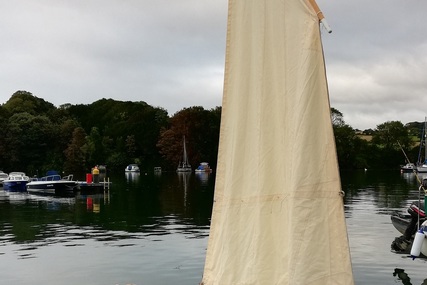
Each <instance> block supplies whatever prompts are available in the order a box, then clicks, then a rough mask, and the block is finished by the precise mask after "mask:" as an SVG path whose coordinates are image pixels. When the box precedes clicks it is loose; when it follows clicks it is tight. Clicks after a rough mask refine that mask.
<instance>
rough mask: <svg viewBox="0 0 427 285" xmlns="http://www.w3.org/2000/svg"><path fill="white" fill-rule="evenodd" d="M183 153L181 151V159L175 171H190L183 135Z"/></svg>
mask: <svg viewBox="0 0 427 285" xmlns="http://www.w3.org/2000/svg"><path fill="white" fill-rule="evenodd" d="M182 140H183V153H182V161H180V162H179V164H178V167H177V169H176V171H177V172H191V171H192V169H191V165H190V163H189V162H188V155H187V146H186V143H185V136H183V139H182Z"/></svg>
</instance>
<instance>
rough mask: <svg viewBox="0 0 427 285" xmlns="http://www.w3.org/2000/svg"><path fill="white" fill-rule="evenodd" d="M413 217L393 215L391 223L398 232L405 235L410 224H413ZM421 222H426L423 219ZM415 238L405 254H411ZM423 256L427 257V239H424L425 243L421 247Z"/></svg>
mask: <svg viewBox="0 0 427 285" xmlns="http://www.w3.org/2000/svg"><path fill="white" fill-rule="evenodd" d="M412 219H413V217H412V216H411V215H399V214H396V215H392V216H391V222H392V224H393V226H394V227H395V228H396V230H398V231H399V232H400V233H401V234H402V235H404V234H405V231H406V229H407V228H408V226H409V224H410V223H411V220H412ZM421 221H424V219H421ZM396 239H398V238H396ZM412 242H413V237H412V238H411V240H410V243H409V244H408V248H407V250H406V251H405V253H409V251H410V249H411V247H412ZM421 254H422V256H423V257H427V237H424V240H423V243H422V245H421Z"/></svg>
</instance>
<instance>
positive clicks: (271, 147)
mask: <svg viewBox="0 0 427 285" xmlns="http://www.w3.org/2000/svg"><path fill="white" fill-rule="evenodd" d="M314 4H315V3H314ZM315 7H317V5H313V4H312V1H310V0H229V6H228V24H227V43H226V60H225V75H224V76H225V77H224V91H223V101H222V117H221V127H220V139H219V149H218V164H217V174H216V181H215V194H214V204H213V210H212V218H211V226H210V233H209V241H208V247H207V252H206V260H205V266H204V271H203V276H202V280H201V283H200V284H201V285H235V284H245V285H264V284H268V285H270V284H276V285H299V284H304V285H314V284H316V285H317V284H318V285H325V284H350V285H351V284H354V280H353V274H352V266H351V259H350V250H349V244H348V236H347V228H346V222H345V216H344V202H343V198H342V193H343V192H342V190H341V182H340V176H339V169H338V162H337V155H336V147H335V141H334V135H333V128H332V122H331V114H330V105H329V96H328V88H327V81H326V71H325V63H324V58H323V48H322V44H321V34H320V25H319V20H320V17H321V16H322V18H323V15H322V13H321V12H320V10H317V9H315ZM318 17H319V18H318ZM307 162H309V163H307Z"/></svg>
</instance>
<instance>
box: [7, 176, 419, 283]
mask: <svg viewBox="0 0 427 285" xmlns="http://www.w3.org/2000/svg"><path fill="white" fill-rule="evenodd" d="M341 177H342V184H343V189H344V190H345V192H346V196H345V198H344V199H345V213H346V219H347V228H348V233H349V242H350V249H351V257H352V264H353V273H354V278H355V283H356V284H405V285H408V284H412V285H419V284H427V281H426V282H425V283H423V282H424V279H426V278H427V273H426V270H425V268H426V266H427V264H426V262H427V261H426V260H424V259H416V260H412V259H411V258H409V257H408V256H407V255H404V254H396V253H393V252H391V251H390V244H391V242H392V241H393V239H394V237H396V236H398V235H399V234H398V232H397V231H396V230H395V229H394V227H393V226H392V224H391V221H390V214H391V213H393V212H395V211H402V210H403V209H404V208H405V207H406V206H407V205H408V204H409V203H410V202H411V201H412V200H415V199H418V198H417V197H418V188H417V181H416V179H415V177H414V175H413V174H404V175H401V174H400V173H398V172H397V173H396V172H373V171H367V172H363V171H361V172H351V173H350V172H349V173H345V172H344V173H342V175H341ZM110 178H111V180H112V181H113V185H112V187H111V189H110V191H109V192H108V193H100V194H97V195H90V196H78V197H76V198H48V197H39V196H34V195H28V194H13V193H5V192H4V191H2V190H0V265H1V266H0V272H1V276H2V278H1V279H2V283H4V284H14V285H21V284H22V285H24V284H25V285H27V284H34V285H38V284H43V285H50V284H64V285H68V284H70V285H71V284H73V285H75V284H91V285H97V284H100V285H101V284H102V285H110V284H111V285H115V284H120V285H125V284H136V285H163V284H174V285H191V284H194V285H197V284H198V283H199V282H200V280H201V276H202V272H203V263H204V259H205V254H206V246H207V238H208V234H209V219H210V213H211V210H212V199H213V192H214V179H215V177H214V175H212V174H211V175H207V174H201V175H199V174H197V175H196V174H194V173H193V174H191V175H178V174H176V173H163V174H161V175H154V174H151V173H148V174H147V175H145V174H141V175H131V176H127V177H126V176H125V175H123V176H118V177H110ZM396 269H397V271H396ZM408 277H409V278H410V280H408V279H407V278H408ZM402 278H404V279H405V278H406V279H405V281H402V280H401V279H402Z"/></svg>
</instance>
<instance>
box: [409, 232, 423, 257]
mask: <svg viewBox="0 0 427 285" xmlns="http://www.w3.org/2000/svg"><path fill="white" fill-rule="evenodd" d="M424 238H425V235H424V232H423V230H422V229H420V230H419V231H418V232H417V233H416V234H415V238H414V242H413V243H412V248H411V257H412V260H414V259H415V258H416V257H418V256H420V253H421V246H422V245H423V242H424Z"/></svg>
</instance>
